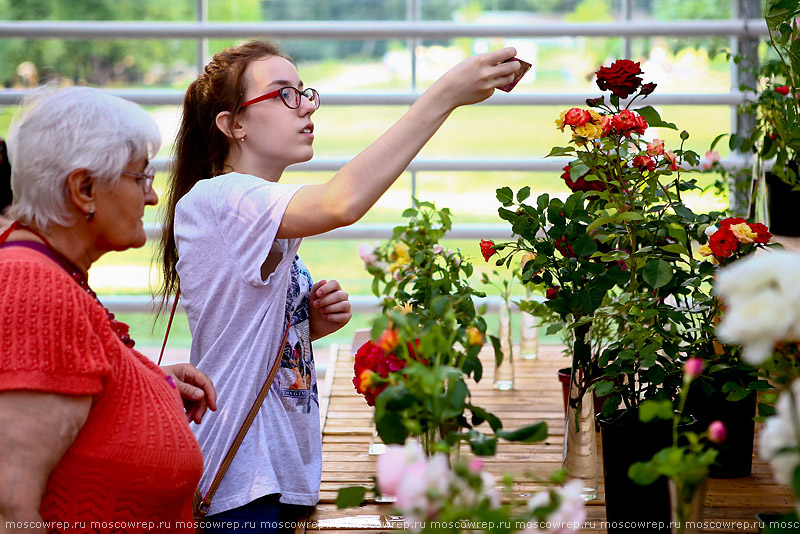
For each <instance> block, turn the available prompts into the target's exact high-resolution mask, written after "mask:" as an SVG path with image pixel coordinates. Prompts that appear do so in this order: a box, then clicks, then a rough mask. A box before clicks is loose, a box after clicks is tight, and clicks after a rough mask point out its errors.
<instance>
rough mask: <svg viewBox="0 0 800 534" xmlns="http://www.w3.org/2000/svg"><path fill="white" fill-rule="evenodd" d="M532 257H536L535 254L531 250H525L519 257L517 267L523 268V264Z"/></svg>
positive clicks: (532, 258)
mask: <svg viewBox="0 0 800 534" xmlns="http://www.w3.org/2000/svg"><path fill="white" fill-rule="evenodd" d="M534 259H536V254H534V253H532V252H526V253H525V254H523V255H522V259H520V262H519V268H520V269H524V268H525V264H526V263H528V262H529V261H531V260H534Z"/></svg>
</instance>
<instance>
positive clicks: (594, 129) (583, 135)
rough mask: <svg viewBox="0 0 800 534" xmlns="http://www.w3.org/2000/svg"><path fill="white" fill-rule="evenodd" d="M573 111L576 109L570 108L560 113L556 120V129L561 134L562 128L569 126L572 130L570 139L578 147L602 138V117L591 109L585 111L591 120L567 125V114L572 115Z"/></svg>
mask: <svg viewBox="0 0 800 534" xmlns="http://www.w3.org/2000/svg"><path fill="white" fill-rule="evenodd" d="M575 109H576V108H572V109H568V110H565V111H562V112H561V116H560V117H559V118H557V119H556V127H557V128H558V129H559V130H561V131H562V132H563V131H564V127H566V126H569V127H570V128H571V129H572V139H573V140H574V141H575V142H577V143H578V144H580V145H582V144H584V143H586V142H587V141H591V140H593V139H598V138H600V137H602V136H603V117H602V116H601V115H600V114H599V113H597V112H596V111H594V110H593V109H590V110H586V111H587V112H588V113H589V115H590V116H591V119H589V120H588V121H586V122H584V123H583V124H579V125H572V124H568V123H567V114H568V113H573V114H574V112H575V111H574V110H575ZM581 111H583V110H581Z"/></svg>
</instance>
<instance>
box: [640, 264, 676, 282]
mask: <svg viewBox="0 0 800 534" xmlns="http://www.w3.org/2000/svg"><path fill="white" fill-rule="evenodd" d="M642 278H644V281H645V282H646V283H647V285H649V286H650V287H652V288H653V289H658V288H659V287H664V286H665V285H667V284H668V283H669V282H670V281H671V280H672V266H671V265H670V264H669V263H667V262H665V261H663V260H650V261H648V262H647V265H645V266H644V270H643V271H642Z"/></svg>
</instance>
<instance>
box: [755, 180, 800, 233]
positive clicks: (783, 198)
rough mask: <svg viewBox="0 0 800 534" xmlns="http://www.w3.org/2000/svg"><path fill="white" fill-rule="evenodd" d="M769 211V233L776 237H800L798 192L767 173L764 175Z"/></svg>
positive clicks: (799, 195)
mask: <svg viewBox="0 0 800 534" xmlns="http://www.w3.org/2000/svg"><path fill="white" fill-rule="evenodd" d="M764 178H765V181H766V184H767V198H768V208H767V209H768V210H769V231H770V232H772V233H773V234H776V235H785V236H793V237H798V236H800V219H798V217H797V206H798V205H800V191H796V190H794V189H792V186H791V185H789V184H787V183H786V182H784V181H783V180H781V179H780V178H779V177H778V176H777V175H775V174H773V173H771V172H768V173H766V175H765V177H764Z"/></svg>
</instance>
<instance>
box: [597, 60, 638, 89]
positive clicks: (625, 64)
mask: <svg viewBox="0 0 800 534" xmlns="http://www.w3.org/2000/svg"><path fill="white" fill-rule="evenodd" d="M595 74H597V86H598V87H599V88H600V89H601V90H603V91H605V90H606V89H608V90H609V91H611V93H612V94H614V95H615V96H617V97H619V98H628V97H629V96H630V95H631V94H633V93H634V92H636V90H637V89H638V88H639V86H641V85H642V79H641V78H640V77H639V76H638V75H639V74H642V69H641V67H640V66H639V63H638V62H637V63H634V62H633V61H631V60H630V59H620V60H617V61H615V62H614V63H612V64H611V66H610V67H600V69H598V71H597V72H596V73H595Z"/></svg>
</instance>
